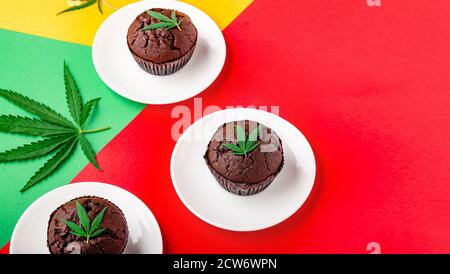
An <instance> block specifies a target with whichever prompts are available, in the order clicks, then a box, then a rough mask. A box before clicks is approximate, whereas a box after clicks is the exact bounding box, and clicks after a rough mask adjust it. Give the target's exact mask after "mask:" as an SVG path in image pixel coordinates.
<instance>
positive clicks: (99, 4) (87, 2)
mask: <svg viewBox="0 0 450 274" xmlns="http://www.w3.org/2000/svg"><path fill="white" fill-rule="evenodd" d="M82 2H84V3H83V4H80V5H76V6H73V7H70V8H67V9H65V10H63V11H60V12H58V13H57V14H56V15H60V14H62V13H66V12H69V11H75V10H81V9H84V8H87V7H89V6H92V5H93V4H95V2H97V8H98V11H100V13H101V14H103V11H102V0H83V1H82Z"/></svg>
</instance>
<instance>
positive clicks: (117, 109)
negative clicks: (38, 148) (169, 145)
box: [0, 29, 144, 247]
mask: <svg viewBox="0 0 450 274" xmlns="http://www.w3.org/2000/svg"><path fill="white" fill-rule="evenodd" d="M0 44H1V45H2V50H1V51H0V60H1V65H0V88H3V89H11V90H14V91H17V92H20V93H22V94H24V95H27V96H29V97H31V98H33V99H35V100H37V101H40V102H43V103H45V104H47V105H49V106H51V107H52V108H54V109H55V110H56V111H58V112H59V113H61V114H63V115H64V116H66V117H67V118H70V114H69V111H68V109H67V106H66V101H65V93H64V81H63V61H64V60H66V61H67V63H68V65H69V67H70V69H71V71H72V73H73V75H74V77H75V80H76V81H77V84H78V86H79V88H80V91H81V95H82V98H83V102H86V101H88V100H90V99H93V98H96V97H102V100H101V101H100V103H99V104H98V105H97V108H96V110H95V111H94V112H93V114H92V115H91V118H90V120H89V121H88V124H87V128H88V129H94V128H98V127H103V126H112V129H111V130H109V131H105V132H101V133H97V134H91V135H88V136H87V138H88V140H89V141H90V142H91V144H92V146H93V148H94V150H95V151H96V152H97V153H98V152H99V151H100V149H101V148H102V147H104V146H105V145H106V144H107V143H108V142H109V141H110V140H111V139H112V138H113V137H114V136H116V135H117V134H118V133H119V132H120V131H121V130H122V129H123V128H124V127H125V126H126V125H127V124H128V123H129V122H130V121H131V120H132V119H133V118H134V117H135V116H136V115H137V114H138V113H139V112H140V111H141V110H142V109H143V107H144V105H141V104H137V103H134V102H131V101H129V100H126V99H124V98H122V97H120V96H119V95H117V94H115V93H114V92H112V91H111V90H110V89H109V88H108V87H107V86H105V84H103V82H102V81H101V80H100V78H99V77H98V76H97V74H96V72H95V69H94V66H93V64H92V62H91V59H92V58H91V47H87V46H82V45H77V44H72V43H66V42H60V41H55V40H50V39H45V38H39V37H36V36H31V35H27V34H21V33H16V32H11V31H6V30H2V29H0ZM1 114H23V115H26V116H28V117H31V115H30V114H28V113H25V112H23V111H21V110H20V109H18V108H17V107H16V106H14V105H12V104H10V103H9V102H7V101H6V100H4V99H1V98H0V115H1ZM0 138H1V139H0V150H1V151H4V150H6V149H11V148H14V147H15V146H17V145H21V144H24V143H27V142H31V141H33V140H38V139H37V138H36V137H28V136H23V135H16V134H7V133H0ZM49 157H50V156H46V157H43V158H39V159H34V160H29V161H21V162H12V163H1V164H0V193H1V194H2V195H1V196H0V247H1V246H3V245H4V244H6V243H7V242H8V241H9V239H10V237H11V233H12V231H13V229H14V226H15V224H16V222H17V220H18V219H19V217H20V215H21V214H22V213H23V211H24V210H25V209H26V208H27V207H28V206H29V205H30V204H31V203H32V202H33V201H34V200H36V199H37V198H38V197H40V196H42V195H43V194H45V193H46V192H48V191H49V190H51V189H54V188H56V187H58V186H62V185H65V184H67V183H69V182H70V181H71V180H72V179H73V178H74V177H75V176H76V175H77V174H78V173H79V172H80V170H81V169H82V168H83V167H84V166H86V164H88V160H87V159H86V158H85V157H84V155H83V153H82V151H81V148H80V147H77V149H76V150H75V152H74V154H73V155H72V157H71V158H70V159H69V160H68V161H67V162H65V163H64V165H63V166H62V167H61V168H60V169H59V170H58V171H57V172H56V173H55V174H53V175H51V176H50V177H49V178H47V179H46V180H44V181H43V182H41V183H39V184H38V185H36V186H35V187H33V188H31V189H30V190H28V191H27V192H25V193H23V194H21V193H20V192H19V190H20V188H21V187H22V186H23V185H24V184H25V183H26V182H27V180H28V179H29V178H30V177H31V176H32V175H33V174H34V172H35V171H37V170H38V169H39V167H40V166H41V165H43V164H44V162H45V161H46V160H47V159H48V158H49ZM99 164H100V166H101V164H102V163H101V162H99Z"/></svg>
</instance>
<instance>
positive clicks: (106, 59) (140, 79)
mask: <svg viewBox="0 0 450 274" xmlns="http://www.w3.org/2000/svg"><path fill="white" fill-rule="evenodd" d="M151 8H168V9H175V10H178V11H181V12H183V13H185V14H187V15H189V17H190V18H191V19H192V22H193V23H194V24H195V26H196V28H197V31H198V40H197V46H196V48H195V51H194V54H193V56H192V58H191V60H189V62H188V63H187V64H186V65H185V66H184V67H183V68H182V69H181V70H179V71H177V72H175V73H174V74H172V75H168V76H154V75H151V74H149V73H147V72H145V71H144V70H142V69H141V68H140V67H139V66H138V64H137V63H136V62H135V61H134V59H133V57H132V56H131V53H130V51H129V49H128V45H127V40H126V38H127V31H128V27H129V26H130V25H131V23H132V22H133V20H134V19H135V18H136V16H138V15H139V14H141V13H142V12H144V11H146V10H147V9H151ZM225 57H226V46H225V40H224V38H223V35H222V31H221V30H220V29H219V27H218V26H217V25H216V23H215V22H214V21H213V20H212V19H211V18H210V17H209V16H208V15H206V14H205V13H204V12H203V11H201V10H199V9H197V8H195V7H193V6H191V5H189V4H186V3H183V2H178V1H172V0H151V1H139V2H136V3H132V4H130V5H127V6H125V7H123V8H121V9H119V10H117V11H116V12H114V13H113V14H111V15H110V16H109V17H108V18H107V19H106V20H105V21H104V22H103V24H102V25H101V26H100V28H99V29H98V31H97V34H96V35H95V38H94V43H93V45H92V59H93V62H94V66H95V69H96V70H97V73H98V75H99V76H100V78H101V79H102V80H103V82H105V84H106V85H108V86H109V87H110V88H111V89H112V90H113V91H115V92H116V93H118V94H120V95H122V96H123V97H126V98H128V99H130V100H133V101H137V102H140V103H145V104H170V103H175V102H179V101H183V100H186V99H189V98H191V97H193V96H195V95H197V94H199V93H200V92H202V91H203V90H205V89H206V88H207V87H208V86H209V85H210V84H211V83H212V82H213V81H214V80H215V79H216V78H217V76H218V75H219V73H220V71H221V70H222V67H223V65H224V63H225Z"/></svg>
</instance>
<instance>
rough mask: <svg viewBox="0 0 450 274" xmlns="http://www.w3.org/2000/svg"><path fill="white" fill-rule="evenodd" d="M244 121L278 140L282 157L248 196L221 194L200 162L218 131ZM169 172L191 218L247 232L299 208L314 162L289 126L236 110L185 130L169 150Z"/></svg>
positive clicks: (307, 147)
mask: <svg viewBox="0 0 450 274" xmlns="http://www.w3.org/2000/svg"><path fill="white" fill-rule="evenodd" d="M244 119H248V120H253V121H258V122H260V123H262V124H264V125H266V126H268V127H270V128H272V129H273V130H274V131H275V132H276V133H277V134H278V136H279V137H280V138H281V140H282V143H283V149H284V157H285V163H284V167H283V169H282V170H281V172H280V174H279V175H278V176H277V177H276V178H275V180H274V181H273V182H272V184H271V185H270V186H269V187H268V188H267V189H265V190H264V191H262V192H260V193H258V194H256V195H253V196H238V195H235V194H232V193H229V192H227V191H226V190H224V189H223V188H222V187H221V186H220V185H219V184H218V183H217V181H216V180H215V178H214V177H213V175H212V174H211V172H210V171H209V169H208V167H207V166H206V164H205V161H204V159H203V155H204V153H205V152H206V148H207V145H208V142H209V140H210V139H211V138H212V136H213V134H214V132H215V131H216V130H217V128H218V127H219V126H221V125H222V124H223V123H226V122H230V121H235V120H244ZM170 172H171V176H172V182H173V185H174V187H175V190H176V192H177V194H178V196H179V197H180V199H181V201H182V202H183V203H184V204H185V206H186V207H187V208H188V209H189V210H190V211H191V212H192V213H193V214H195V215H196V216H197V217H199V218H200V219H202V220H203V221H205V222H207V223H209V224H211V225H214V226H217V227H220V228H223V229H227V230H234V231H253V230H260V229H264V228H268V227H271V226H274V225H276V224H278V223H280V222H282V221H284V220H286V219H287V218H288V217H289V216H291V215H292V214H294V213H295V212H296V211H297V210H298V209H299V208H300V207H301V206H302V204H303V203H304V202H305V200H306V198H307V197H308V195H309V193H310V192H311V189H312V187H313V184H314V178H315V174H316V163H315V159H314V153H313V151H312V149H311V146H310V145H309V143H308V141H307V140H306V138H305V137H304V136H303V134H302V133H301V132H300V131H299V130H298V129H297V128H296V127H295V126H293V125H292V124H290V123H289V122H287V121H286V120H284V119H283V118H280V117H279V116H276V115H274V114H271V113H268V112H265V111H261V110H255V109H245V108H238V109H229V110H222V111H218V112H215V113H212V114H210V115H207V116H205V117H203V118H202V119H200V120H198V121H197V122H196V123H194V124H193V125H192V126H190V127H189V128H188V129H187V130H186V131H185V132H184V133H183V135H182V136H181V137H180V138H179V140H178V142H177V143H176V145H175V148H174V150H173V153H172V159H171V163H170Z"/></svg>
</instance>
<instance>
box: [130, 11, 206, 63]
mask: <svg viewBox="0 0 450 274" xmlns="http://www.w3.org/2000/svg"><path fill="white" fill-rule="evenodd" d="M150 10H151V11H155V12H159V13H161V14H163V15H165V16H167V17H169V18H170V17H171V13H172V11H173V10H169V9H159V8H154V9H150ZM176 17H177V20H178V21H181V24H180V29H181V30H180V29H178V28H171V29H164V28H160V29H152V30H144V31H143V30H142V28H144V27H146V26H148V25H151V24H155V23H160V21H159V20H158V19H155V18H153V17H151V16H150V15H148V14H147V12H146V11H145V12H143V13H141V14H140V15H138V16H137V17H136V19H135V20H134V21H133V23H132V24H131V26H130V27H129V29H128V34H127V43H128V47H129V49H130V51H131V52H132V53H133V54H135V55H137V56H138V57H140V58H142V59H144V60H147V61H150V62H153V63H158V64H161V63H166V62H171V61H175V60H177V59H180V58H181V57H183V56H184V55H185V54H187V53H188V52H189V50H191V49H192V47H193V46H195V44H196V43H197V29H196V28H195V26H194V24H193V23H192V21H191V19H190V18H189V16H187V15H186V14H184V13H182V12H179V11H176Z"/></svg>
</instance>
